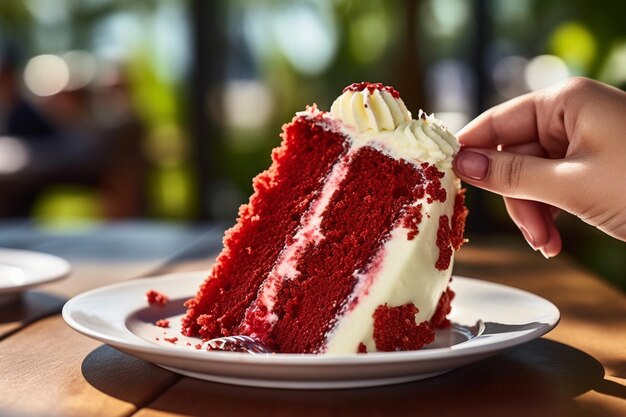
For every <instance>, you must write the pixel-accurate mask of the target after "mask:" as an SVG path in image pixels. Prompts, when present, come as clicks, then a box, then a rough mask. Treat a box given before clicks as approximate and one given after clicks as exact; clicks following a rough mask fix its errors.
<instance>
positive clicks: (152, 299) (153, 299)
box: [146, 290, 170, 306]
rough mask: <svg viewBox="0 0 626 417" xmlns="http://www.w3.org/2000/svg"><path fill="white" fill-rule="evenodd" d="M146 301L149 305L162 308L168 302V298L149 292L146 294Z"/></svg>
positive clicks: (158, 293)
mask: <svg viewBox="0 0 626 417" xmlns="http://www.w3.org/2000/svg"><path fill="white" fill-rule="evenodd" d="M146 299H147V300H148V304H150V305H155V304H156V305H158V306H164V305H165V304H167V302H168V301H169V300H170V298H169V297H168V296H167V295H165V294H163V293H161V292H158V291H155V290H150V291H148V292H147V293H146Z"/></svg>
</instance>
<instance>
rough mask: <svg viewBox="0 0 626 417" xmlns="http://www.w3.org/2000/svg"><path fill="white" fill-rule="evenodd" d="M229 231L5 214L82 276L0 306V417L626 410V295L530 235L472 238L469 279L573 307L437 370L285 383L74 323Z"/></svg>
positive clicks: (5, 236) (464, 266) (461, 268)
mask: <svg viewBox="0 0 626 417" xmlns="http://www.w3.org/2000/svg"><path fill="white" fill-rule="evenodd" d="M220 239H221V228H219V227H211V226H197V227H181V226H167V225H160V224H145V223H138V224H137V223H132V224H117V225H107V226H104V227H98V228H95V229H92V230H87V231H86V232H79V233H75V234H66V235H64V234H55V233H54V232H46V231H40V230H37V228H36V227H34V226H33V225H30V224H28V223H25V222H22V223H19V222H18V223H15V222H8V223H7V222H3V223H0V247H17V248H30V249H35V250H45V251H47V252H51V253H57V254H61V255H64V256H65V257H66V258H68V259H69V260H70V261H71V262H72V263H73V265H74V272H73V273H72V275H71V276H70V277H69V278H68V279H66V280H64V281H59V282H57V283H54V284H49V285H46V286H42V287H40V288H38V289H37V290H34V291H29V292H28V293H26V294H25V295H24V296H23V297H22V300H21V301H20V302H19V303H17V304H13V305H9V306H5V307H0V416H3V417H5V416H28V417H31V416H64V417H72V416H81V417H82V416H108V417H109V416H138V417H139V416H141V417H147V416H195V415H211V416H227V417H236V416H251V415H254V416H255V417H261V416H343V415H350V416H359V417H362V416H425V415H436V416H439V417H443V416H454V417H458V416H463V415H476V416H498V417H502V416H524V417H529V416H596V415H597V416H626V297H625V296H624V294H623V293H622V292H621V291H619V290H618V289H616V288H614V287H612V286H610V285H608V284H606V283H605V282H604V281H602V280H601V279H600V278H598V277H597V276H594V275H593V274H591V273H589V272H588V271H585V270H584V269H583V268H581V267H580V266H579V265H577V264H576V263H575V262H574V261H573V260H572V259H570V258H568V257H567V256H563V255H560V256H559V257H557V258H555V259H552V260H549V261H548V260H545V259H543V258H542V257H541V255H539V254H537V253H533V252H532V251H531V250H529V249H528V248H527V247H526V246H525V245H524V244H522V242H521V239H519V238H517V237H516V238H514V239H512V241H510V242H507V241H505V240H503V239H502V238H494V239H490V240H486V241H485V242H484V243H481V242H479V241H476V242H472V243H470V244H468V245H467V246H466V247H464V248H463V250H462V251H461V252H460V253H459V256H458V258H457V259H458V261H457V264H456V266H455V273H456V274H458V275H465V276H471V277H476V278H481V279H484V280H488V281H494V282H499V283H503V284H506V285H510V286H514V287H518V288H522V289H525V290H528V291H532V292H534V293H536V294H539V295H541V296H543V297H545V298H547V299H549V300H551V301H552V302H553V303H555V304H556V305H557V306H558V307H559V309H560V310H561V313H562V320H561V323H560V324H559V326H558V327H557V328H556V329H555V330H554V331H552V332H551V333H549V334H548V335H547V336H546V337H544V338H542V339H539V340H535V341H532V342H529V343H526V344H524V345H522V346H519V347H516V348H513V349H510V350H508V351H505V352H504V353H501V354H499V355H497V356H495V357H492V358H490V359H487V360H485V361H483V362H480V363H477V364H474V365H470V366H467V367H465V368H462V369H458V370H456V371H453V372H450V373H448V374H445V375H443V376H439V377H436V378H432V379H428V380H423V381H418V382H414V383H408V384H401V385H394V386H387V387H381V388H368V389H354V390H336V391H331V390H328V391H283V390H270V389H258V388H244V387H237V386H229V385H222V384H217V383H210V382H205V381H200V380H195V379H192V378H187V377H181V376H179V375H177V374H174V373H172V372H169V371H166V370H164V369H161V368H159V367H157V366H155V365H152V364H150V363H146V362H143V361H141V360H139V359H135V358H133V357H131V356H128V355H126V354H123V353H120V352H118V351H116V350H115V349H112V348H110V347H108V346H106V345H102V344H101V343H98V342H96V341H94V340H91V339H89V338H87V337H85V336H82V335H80V334H78V333H76V332H75V331H73V330H72V329H70V328H69V327H68V326H67V325H66V324H65V323H64V322H63V320H62V318H61V316H60V314H59V313H60V309H61V307H62V305H63V303H64V302H65V301H66V300H67V299H68V298H69V297H71V296H73V295H75V294H77V293H79V292H82V291H84V290H86V289H87V288H94V287H98V286H101V285H105V284H108V283H111V282H115V281H120V280H125V279H131V278H133V277H137V276H142V275H143V276H145V275H155V274H161V273H166V272H175V271H183V270H197V269H203V268H208V267H209V265H210V263H211V258H212V256H213V255H214V254H215V252H216V251H217V250H218V248H219V246H220Z"/></svg>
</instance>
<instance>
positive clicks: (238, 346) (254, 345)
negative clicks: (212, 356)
mask: <svg viewBox="0 0 626 417" xmlns="http://www.w3.org/2000/svg"><path fill="white" fill-rule="evenodd" d="M202 348H203V349H207V350H223V351H229V352H245V353H250V354H252V355H257V354H260V353H272V351H271V350H270V349H269V348H268V347H267V346H265V345H264V344H263V343H261V342H259V341H258V340H257V339H255V338H253V337H250V336H225V337H218V338H215V339H211V340H207V341H206V342H204V343H203V344H202Z"/></svg>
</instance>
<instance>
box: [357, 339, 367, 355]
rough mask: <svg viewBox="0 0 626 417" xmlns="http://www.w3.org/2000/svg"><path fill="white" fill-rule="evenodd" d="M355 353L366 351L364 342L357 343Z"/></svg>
mask: <svg viewBox="0 0 626 417" xmlns="http://www.w3.org/2000/svg"><path fill="white" fill-rule="evenodd" d="M356 353H367V346H365V343H363V342H361V343H359V348H358V350H357V352H356Z"/></svg>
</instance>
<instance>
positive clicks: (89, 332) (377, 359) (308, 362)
mask: <svg viewBox="0 0 626 417" xmlns="http://www.w3.org/2000/svg"><path fill="white" fill-rule="evenodd" d="M206 275H207V272H206V271H205V270H202V271H185V272H174V273H169V274H163V275H157V276H150V277H143V278H136V279H130V280H127V281H122V282H118V283H114V284H110V285H106V286H103V287H99V288H94V289H91V290H89V291H86V292H83V293H81V294H78V295H76V296H74V297H72V298H71V299H70V300H68V301H67V302H66V303H65V304H64V306H63V309H62V317H63V319H64V321H65V322H66V323H67V325H68V326H70V327H71V328H72V329H74V330H76V331H77V332H79V333H81V334H83V335H85V336H87V337H90V338H92V339H95V340H98V341H100V342H102V343H105V344H108V345H110V346H112V347H114V348H119V349H120V350H124V351H127V352H128V351H131V352H139V353H143V354H148V355H158V356H161V355H162V356H168V357H172V358H176V359H185V360H202V361H206V362H220V363H231V364H242V363H251V364H255V365H279V364H280V365H290V364H292V365H293V364H297V365H299V366H335V365H342V366H351V365H363V364H368V365H376V364H387V363H398V362H403V361H411V362H413V361H431V360H442V359H454V358H459V357H466V356H474V355H475V356H484V355H485V354H488V353H497V352H499V351H501V350H504V349H508V348H511V347H514V346H517V345H520V344H523V343H525V342H528V341H530V340H533V339H536V338H538V337H541V336H543V335H544V334H546V333H548V332H549V331H551V330H552V329H554V328H555V327H556V326H557V325H558V323H559V321H560V318H561V315H560V311H559V309H558V308H557V307H556V306H555V305H554V304H553V303H552V302H551V301H549V300H546V299H545V298H543V297H541V296H539V295H537V294H534V293H531V292H529V291H526V290H522V289H519V288H515V287H511V286H508V285H505V284H500V283H496V282H491V281H485V280H481V279H477V278H470V277H465V276H459V275H453V276H452V278H453V280H460V281H461V282H463V281H468V282H469V283H470V284H471V285H478V286H480V285H484V286H487V287H492V288H497V289H499V290H504V291H512V292H516V293H519V294H521V295H523V296H525V297H530V298H534V299H535V300H536V301H539V302H542V303H544V304H545V305H546V307H548V308H549V309H551V313H552V314H551V315H549V316H548V317H546V318H545V320H546V322H541V324H542V325H543V326H541V327H538V328H537V329H534V330H532V331H530V332H528V333H525V334H522V335H517V336H516V337H508V338H506V337H505V338H504V339H503V340H499V341H494V342H492V343H487V344H480V345H479V346H475V343H474V344H472V342H473V341H476V340H479V339H480V336H479V337H476V338H474V339H471V340H468V341H465V342H463V343H460V344H458V345H454V346H452V347H443V348H432V349H424V350H415V351H403V352H371V353H368V354H367V355H362V354H356V353H349V354H332V355H318V354H297V353H274V354H271V355H250V354H247V353H239V352H220V351H204V350H195V349H181V348H175V347H173V348H169V347H166V346H161V345H157V344H151V343H149V342H147V341H146V340H144V339H142V338H141V337H139V336H137V335H136V334H134V333H133V332H132V331H131V330H130V329H128V327H127V325H126V323H124V329H125V331H126V332H127V336H129V338H130V341H129V339H128V338H127V339H122V338H119V337H115V336H111V335H107V334H103V333H101V332H99V331H96V330H93V329H91V328H89V327H88V326H85V325H83V324H82V323H80V322H79V321H77V320H75V318H74V317H73V316H72V308H73V307H74V305H75V304H77V303H78V302H81V301H83V300H84V299H88V298H89V297H93V296H94V295H96V296H97V295H99V294H100V293H106V292H109V291H115V290H118V289H120V288H125V287H142V286H143V285H145V284H148V283H149V284H150V285H146V286H145V288H144V290H147V289H151V288H150V287H155V286H156V285H155V284H157V285H158V282H159V281H168V280H173V279H191V278H192V277H193V278H194V279H198V285H200V284H201V283H202V279H203V277H206ZM453 285H454V284H453ZM192 296H193V294H190V297H192ZM134 312H135V310H132V311H129V312H127V314H126V316H125V317H126V318H127V317H129V316H130V315H131V314H133V313H134ZM468 346H469V347H468ZM453 347H456V348H453Z"/></svg>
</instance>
